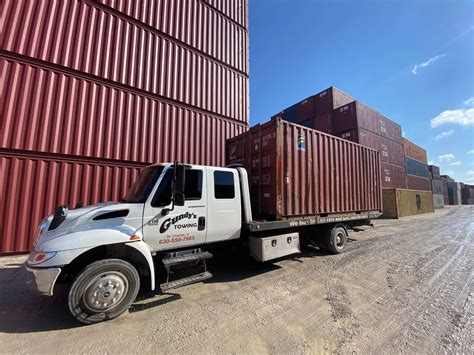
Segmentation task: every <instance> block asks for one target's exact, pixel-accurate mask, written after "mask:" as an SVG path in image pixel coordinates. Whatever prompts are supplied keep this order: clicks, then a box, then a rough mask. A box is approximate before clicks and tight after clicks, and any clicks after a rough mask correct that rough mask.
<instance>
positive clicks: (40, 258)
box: [28, 251, 57, 265]
mask: <svg viewBox="0 0 474 355" xmlns="http://www.w3.org/2000/svg"><path fill="white" fill-rule="evenodd" d="M56 254H57V252H55V251H52V252H49V253H45V252H41V251H39V252H37V251H33V252H31V253H30V256H29V257H28V264H30V265H36V264H40V263H43V262H45V261H46V260H49V259H51V258H52V257H53V256H55V255H56Z"/></svg>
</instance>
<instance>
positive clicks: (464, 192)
mask: <svg viewBox="0 0 474 355" xmlns="http://www.w3.org/2000/svg"><path fill="white" fill-rule="evenodd" d="M463 185H464V186H461V196H462V199H463V200H471V199H474V186H472V185H465V184H463Z"/></svg>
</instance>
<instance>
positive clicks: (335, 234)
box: [325, 226, 347, 254]
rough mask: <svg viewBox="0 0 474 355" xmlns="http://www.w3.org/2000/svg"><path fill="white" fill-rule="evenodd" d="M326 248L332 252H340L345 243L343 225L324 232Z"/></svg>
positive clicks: (345, 233) (345, 236) (345, 235)
mask: <svg viewBox="0 0 474 355" xmlns="http://www.w3.org/2000/svg"><path fill="white" fill-rule="evenodd" d="M325 237H326V240H325V244H326V248H325V249H326V250H327V251H329V252H330V253H332V254H339V253H342V252H343V250H344V248H345V247H346V244H347V232H346V229H345V228H344V227H341V226H335V227H334V228H332V229H331V230H329V231H328V232H327V234H326V236H325Z"/></svg>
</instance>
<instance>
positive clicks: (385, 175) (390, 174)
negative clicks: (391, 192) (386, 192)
mask: <svg viewBox="0 0 474 355" xmlns="http://www.w3.org/2000/svg"><path fill="white" fill-rule="evenodd" d="M382 187H383V188H402V189H404V188H406V174H405V168H404V167H403V166H399V165H394V164H390V163H386V162H382Z"/></svg>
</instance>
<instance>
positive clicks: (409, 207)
mask: <svg viewBox="0 0 474 355" xmlns="http://www.w3.org/2000/svg"><path fill="white" fill-rule="evenodd" d="M430 212H434V204H433V194H432V192H431V191H418V190H407V189H384V190H383V215H384V216H385V217H389V218H400V217H406V216H413V215H417V214H422V213H430Z"/></svg>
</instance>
